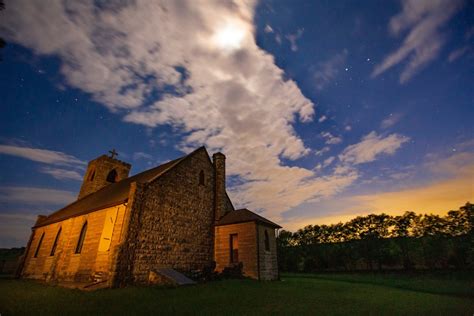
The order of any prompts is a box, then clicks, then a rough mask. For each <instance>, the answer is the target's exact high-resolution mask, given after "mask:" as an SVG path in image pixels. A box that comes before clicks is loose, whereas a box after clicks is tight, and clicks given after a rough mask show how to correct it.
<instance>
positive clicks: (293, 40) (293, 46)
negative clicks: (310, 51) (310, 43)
mask: <svg viewBox="0 0 474 316" xmlns="http://www.w3.org/2000/svg"><path fill="white" fill-rule="evenodd" d="M303 32H304V29H299V30H298V31H296V33H295V34H288V35H286V36H285V37H286V39H287V40H288V41H289V42H290V44H291V50H292V51H294V52H296V51H298V45H297V44H296V41H297V40H298V39H300V38H301V36H303Z"/></svg>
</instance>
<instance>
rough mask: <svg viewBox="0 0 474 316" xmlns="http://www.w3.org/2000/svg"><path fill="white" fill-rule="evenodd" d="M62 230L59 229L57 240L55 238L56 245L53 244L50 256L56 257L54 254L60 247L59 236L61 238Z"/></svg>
mask: <svg viewBox="0 0 474 316" xmlns="http://www.w3.org/2000/svg"><path fill="white" fill-rule="evenodd" d="M61 230H62V228H61V227H59V230H58V233H57V234H56V238H54V243H53V247H52V248H51V253H50V254H49V255H50V256H54V253H55V252H56V248H57V247H58V242H59V236H61Z"/></svg>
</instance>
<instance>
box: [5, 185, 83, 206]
mask: <svg viewBox="0 0 474 316" xmlns="http://www.w3.org/2000/svg"><path fill="white" fill-rule="evenodd" d="M75 199H76V194H74V193H73V192H69V191H63V190H55V189H42V188H30V187H0V202H5V203H23V204H28V205H36V206H37V205H66V204H69V203H71V202H72V201H74V200H75Z"/></svg>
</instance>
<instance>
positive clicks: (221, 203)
mask: <svg viewBox="0 0 474 316" xmlns="http://www.w3.org/2000/svg"><path fill="white" fill-rule="evenodd" d="M212 163H213V165H214V175H215V177H214V179H215V186H216V187H215V191H214V208H215V209H214V214H215V219H216V221H218V220H219V219H221V217H222V216H224V215H225V213H226V210H225V199H226V192H225V155H224V154H222V153H220V152H219V153H215V154H214V155H212Z"/></svg>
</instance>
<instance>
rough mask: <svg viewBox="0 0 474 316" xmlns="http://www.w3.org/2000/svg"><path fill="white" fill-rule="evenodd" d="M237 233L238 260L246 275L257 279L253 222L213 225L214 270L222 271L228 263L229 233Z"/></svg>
mask: <svg viewBox="0 0 474 316" xmlns="http://www.w3.org/2000/svg"><path fill="white" fill-rule="evenodd" d="M232 234H237V236H238V244H239V261H240V262H242V264H243V272H244V274H245V275H246V276H248V277H251V278H254V279H258V265H257V226H256V224H255V222H247V223H239V224H231V225H224V226H216V227H215V236H216V239H215V254H214V260H215V261H216V270H217V271H219V272H220V271H222V270H223V269H224V268H225V267H227V266H229V265H230V235H232Z"/></svg>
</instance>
